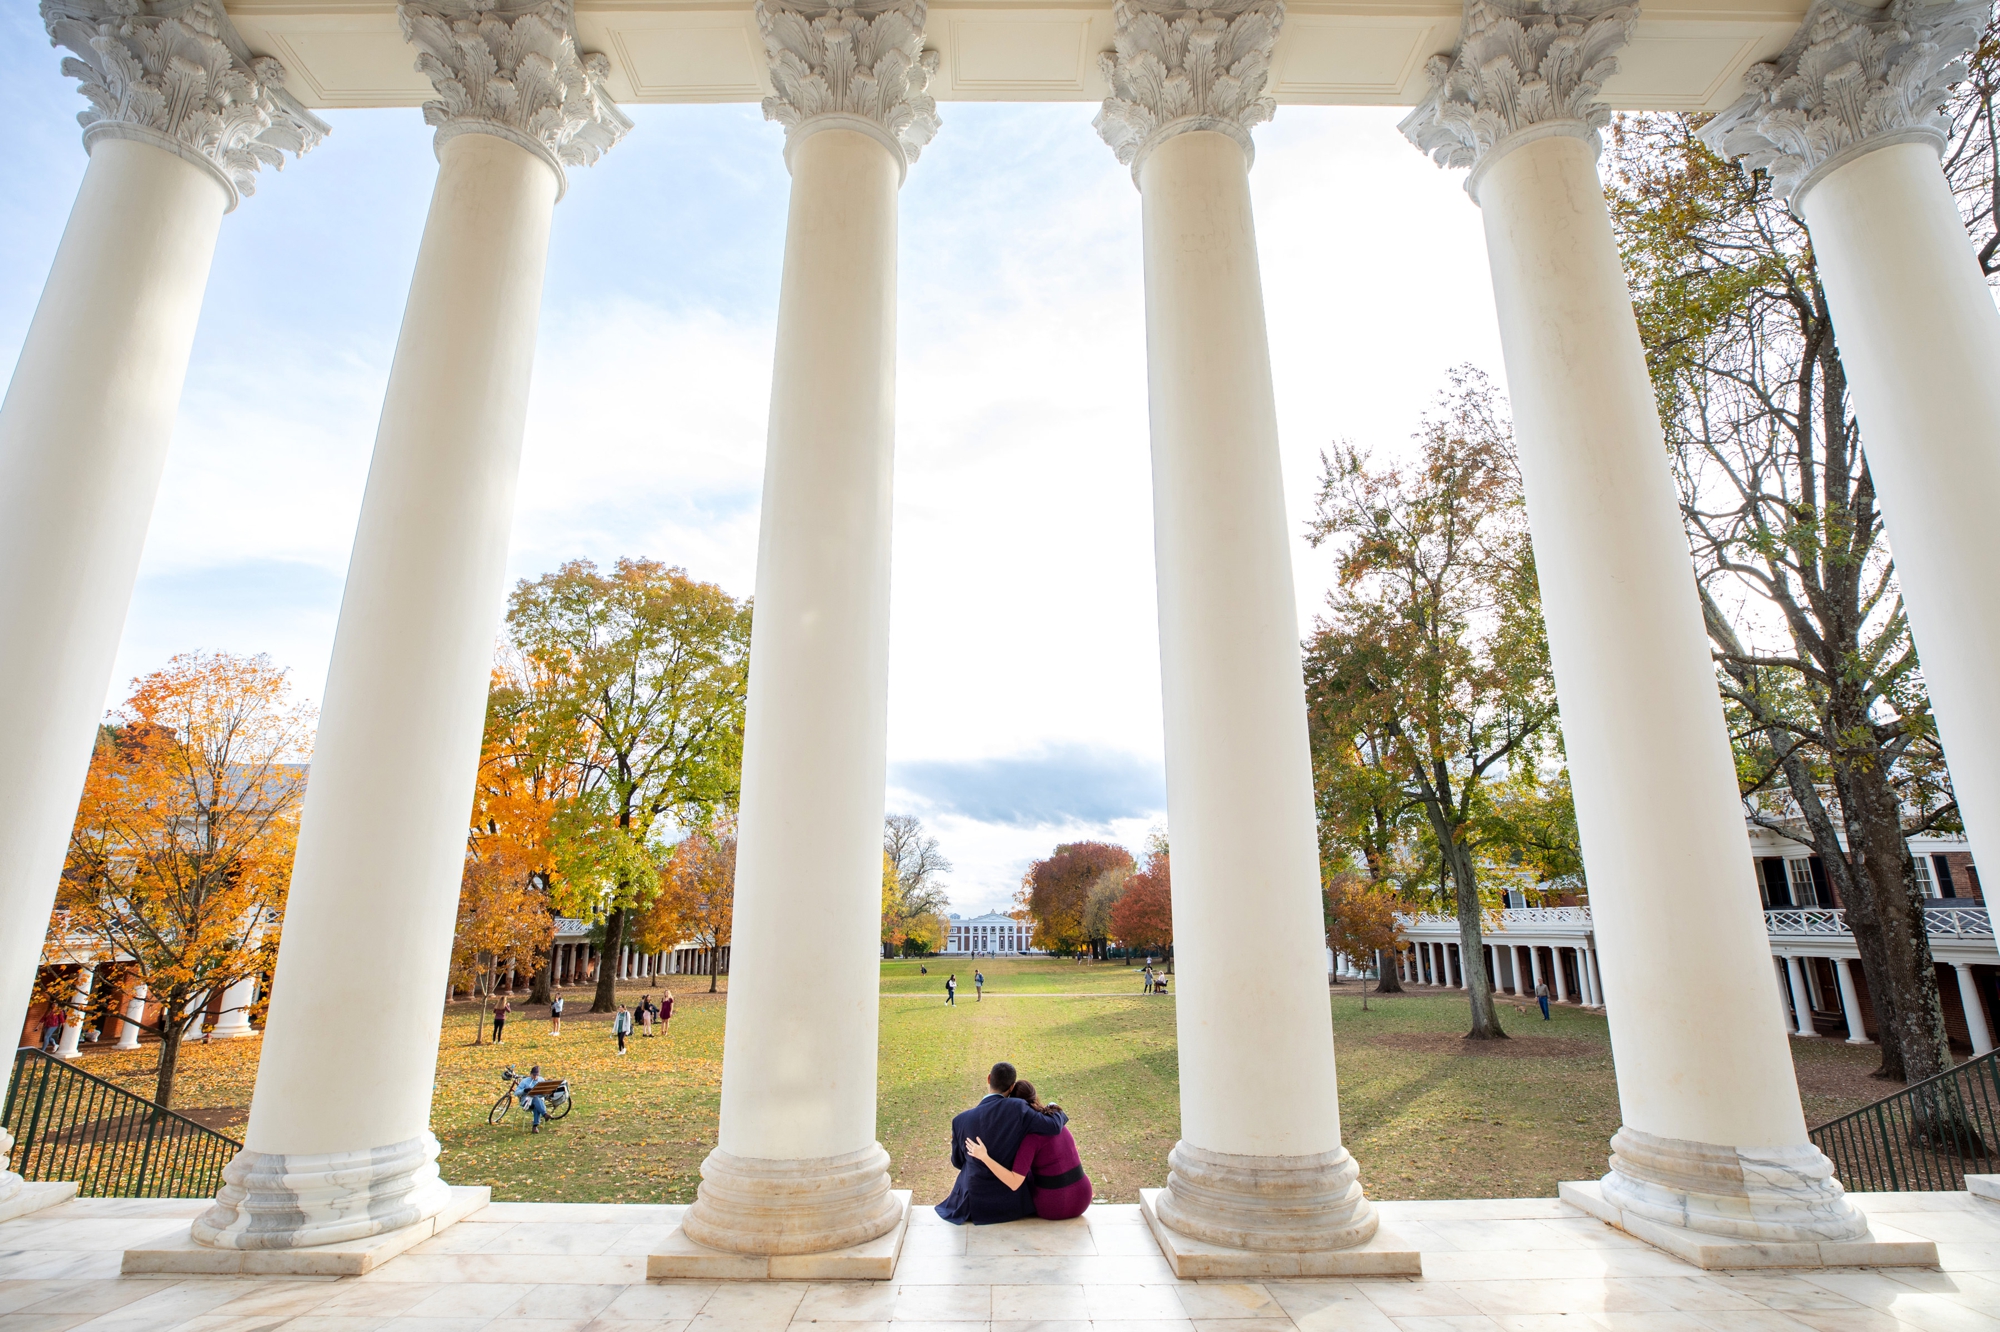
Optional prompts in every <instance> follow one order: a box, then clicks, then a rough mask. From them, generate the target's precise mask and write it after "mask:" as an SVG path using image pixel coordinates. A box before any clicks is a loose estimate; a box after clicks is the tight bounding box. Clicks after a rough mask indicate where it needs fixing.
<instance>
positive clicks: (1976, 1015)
mask: <svg viewBox="0 0 2000 1332" xmlns="http://www.w3.org/2000/svg"><path fill="white" fill-rule="evenodd" d="M1951 969H1952V970H1953V971H1955V972H1957V973H1958V1000H1959V1003H1961V1004H1962V1005H1964V1007H1965V1030H1966V1032H1967V1034H1969V1035H1970V1036H1971V1037H1972V1053H1973V1054H1974V1055H1975V1056H1978V1055H1983V1054H1986V1053H1988V1052H1989V1051H1991V1050H1992V1049H1993V1026H1992V1024H1991V1023H1990V1022H1988V1021H1987V1018H1986V1005H1984V1004H1983V1003H1981V1002H1980V1001H1979V986H1978V984H1977V983H1976V982H1975V981H1974V979H1973V975H1972V967H1971V966H1970V965H1968V964H1967V963H1964V962H1954V963H1952V964H1951ZM63 1035H64V1039H68V1035H69V1034H68V1033H67V1032H64V1033H63Z"/></svg>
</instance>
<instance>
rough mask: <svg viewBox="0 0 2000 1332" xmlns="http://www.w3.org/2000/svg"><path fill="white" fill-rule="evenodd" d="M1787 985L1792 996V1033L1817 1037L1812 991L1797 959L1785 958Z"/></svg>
mask: <svg viewBox="0 0 2000 1332" xmlns="http://www.w3.org/2000/svg"><path fill="white" fill-rule="evenodd" d="M1785 985H1786V988H1787V989H1788V990H1789V991H1790V992H1791V996H1792V1032H1793V1034H1794V1035H1798V1036H1817V1035H1819V1032H1818V1031H1817V1030H1815V1029H1814V1027H1813V1021H1812V991H1810V990H1808V989H1807V988H1806V978H1805V973H1804V972H1803V971H1801V970H1800V969H1799V960H1798V959H1797V958H1796V957H1791V956H1787V957H1786V958H1785Z"/></svg>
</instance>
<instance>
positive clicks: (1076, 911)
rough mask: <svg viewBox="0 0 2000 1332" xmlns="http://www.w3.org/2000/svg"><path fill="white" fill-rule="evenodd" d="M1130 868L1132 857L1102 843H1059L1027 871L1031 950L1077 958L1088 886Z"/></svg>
mask: <svg viewBox="0 0 2000 1332" xmlns="http://www.w3.org/2000/svg"><path fill="white" fill-rule="evenodd" d="M1130 868H1132V853H1131V852H1130V851H1127V850H1126V849H1125V848H1124V847H1122V846H1113V845H1111V844H1110V843H1108V842H1065V843H1064V844H1063V845H1061V846H1059V847H1057V848H1056V850H1055V854H1054V855H1052V856H1050V857H1049V858H1048V859H1047V860H1038V861H1036V862H1035V863H1034V865H1033V866H1032V867H1031V868H1030V869H1029V870H1028V874H1027V886H1028V914H1029V915H1030V916H1032V917H1033V918H1034V921H1035V946H1036V947H1037V948H1042V949H1046V950H1047V951H1049V952H1051V953H1080V952H1082V951H1083V950H1084V949H1085V948H1086V947H1088V946H1089V944H1090V931H1089V928H1088V926H1087V924H1086V922H1085V920H1084V910H1085V908H1086V907H1088V906H1089V904H1090V889H1091V885H1092V884H1094V883H1096V882H1097V881H1098V879H1100V878H1102V877H1103V876H1104V875H1105V874H1107V873H1109V872H1111V871H1113V870H1125V869H1130Z"/></svg>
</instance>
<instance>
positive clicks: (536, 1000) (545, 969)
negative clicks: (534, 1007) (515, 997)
mask: <svg viewBox="0 0 2000 1332" xmlns="http://www.w3.org/2000/svg"><path fill="white" fill-rule="evenodd" d="M554 971H555V946H554V945H553V944H551V945H550V947H549V951H548V952H546V953H537V954H536V955H535V976H534V979H533V980H531V981H529V982H528V1002H529V1003H531V1004H546V1003H548V1002H549V1001H550V1000H552V999H553V998H554V997H555V996H554V995H553V994H552V993H551V992H550V989H549V981H550V978H551V974H552V973H553V972H554Z"/></svg>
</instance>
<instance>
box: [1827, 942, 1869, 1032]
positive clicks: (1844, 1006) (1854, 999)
mask: <svg viewBox="0 0 2000 1332" xmlns="http://www.w3.org/2000/svg"><path fill="white" fill-rule="evenodd" d="M1833 968H1834V971H1835V972H1836V973H1838V974H1839V976H1840V1011H1841V1013H1842V1015H1844V1016H1845V1017H1846V1018H1847V1043H1848V1044H1849V1045H1873V1044H1874V1042H1873V1041H1871V1040H1869V1039H1868V1025H1867V1023H1866V1022H1865V1021H1864V1020H1863V1019H1862V1014H1861V995H1860V993H1859V992H1858V991H1857V990H1856V989H1855V987H1854V963H1853V961H1852V960H1851V959H1848V958H1844V957H1837V958H1835V959H1834V960H1833Z"/></svg>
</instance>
